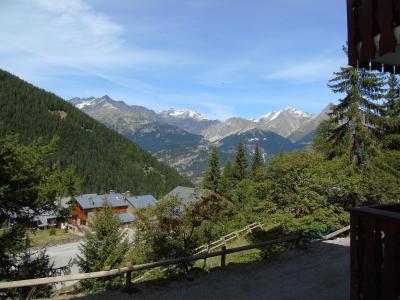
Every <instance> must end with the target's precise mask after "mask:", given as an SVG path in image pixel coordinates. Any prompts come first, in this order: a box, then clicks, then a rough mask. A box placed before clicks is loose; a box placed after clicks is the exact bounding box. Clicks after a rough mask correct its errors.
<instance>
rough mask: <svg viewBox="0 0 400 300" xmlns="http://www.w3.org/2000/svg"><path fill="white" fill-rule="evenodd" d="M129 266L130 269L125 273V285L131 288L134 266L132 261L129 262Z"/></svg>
mask: <svg viewBox="0 0 400 300" xmlns="http://www.w3.org/2000/svg"><path fill="white" fill-rule="evenodd" d="M127 267H128V269H129V271H128V272H126V275H125V285H126V287H127V288H129V287H131V285H132V271H131V270H132V268H133V265H132V263H128V265H127Z"/></svg>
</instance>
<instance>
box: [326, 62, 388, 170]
mask: <svg viewBox="0 0 400 300" xmlns="http://www.w3.org/2000/svg"><path fill="white" fill-rule="evenodd" d="M334 75H335V77H334V78H333V79H332V80H330V81H329V84H328V86H329V87H330V88H331V89H332V91H333V92H334V93H340V94H345V95H346V96H345V97H344V98H343V99H340V103H339V104H338V105H334V106H333V110H332V112H331V114H330V116H331V119H332V121H333V122H334V123H335V124H336V126H335V128H334V129H333V130H332V131H331V133H330V136H329V141H330V142H331V143H332V146H333V147H335V148H336V149H337V150H341V151H338V152H339V153H340V152H341V153H342V154H347V155H348V157H349V159H350V161H351V162H352V163H354V164H355V165H356V166H361V165H363V164H364V163H365V161H366V160H367V159H368V157H370V156H371V155H372V154H373V153H375V152H376V147H375V146H376V145H375V144H376V143H375V137H376V134H377V132H378V128H379V123H380V112H381V111H382V107H381V106H380V105H379V104H378V103H377V101H378V100H380V99H381V98H382V93H383V86H384V82H383V80H382V77H381V75H379V74H376V73H373V72H369V71H367V70H364V69H355V68H353V67H343V68H341V71H340V72H336V73H334Z"/></svg>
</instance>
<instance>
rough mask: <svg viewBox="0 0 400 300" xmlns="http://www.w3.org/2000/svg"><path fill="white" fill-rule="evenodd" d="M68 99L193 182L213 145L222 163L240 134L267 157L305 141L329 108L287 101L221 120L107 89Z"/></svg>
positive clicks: (230, 155) (239, 137)
mask: <svg viewBox="0 0 400 300" xmlns="http://www.w3.org/2000/svg"><path fill="white" fill-rule="evenodd" d="M69 101H70V102H71V103H73V104H74V105H75V106H76V107H77V108H80V109H81V110H82V111H84V112H86V113H87V114H89V115H90V116H92V117H94V118H95V119H97V120H99V121H101V122H103V123H104V124H106V125H107V126H108V127H110V128H112V129H114V130H116V131H118V132H119V133H121V134H124V135H125V136H127V137H128V138H129V139H131V140H133V141H135V142H136V143H138V144H139V145H141V146H142V147H143V148H145V149H146V150H148V151H150V152H151V153H152V154H153V155H155V156H156V157H157V158H158V159H160V160H162V161H164V162H166V163H167V164H169V165H170V166H173V167H175V168H177V169H178V171H179V172H180V173H181V174H182V175H184V176H186V177H187V178H190V179H191V180H193V181H195V182H197V181H199V180H200V179H201V176H202V174H203V172H204V170H205V168H206V166H207V161H208V151H209V149H210V147H212V146H216V147H217V148H218V150H219V153H220V156H221V161H222V163H224V162H226V161H227V160H228V159H232V158H233V156H232V155H233V153H234V152H235V147H236V145H237V143H238V142H239V140H243V141H244V143H245V147H246V149H247V152H248V155H249V156H251V155H252V152H253V150H252V149H253V148H254V147H255V145H256V144H257V143H258V144H259V145H260V147H261V149H262V151H263V153H264V156H265V157H266V158H267V157H268V156H270V155H274V154H277V153H279V152H281V151H283V152H287V151H292V150H295V149H299V148H301V147H305V146H306V145H307V144H309V143H310V141H311V139H312V137H313V132H314V130H315V128H316V127H317V126H318V124H319V122H320V121H321V120H322V119H323V117H322V116H323V115H325V110H324V111H323V112H321V114H318V115H313V114H310V113H307V112H303V111H301V110H299V109H296V108H290V107H286V108H284V109H283V110H280V111H276V112H275V111H274V112H269V113H267V114H264V115H262V116H260V117H258V118H255V119H252V120H247V119H244V118H239V117H233V118H230V119H227V120H226V121H224V122H221V121H218V120H210V119H208V118H206V117H205V116H203V115H202V114H200V113H198V112H196V111H194V110H190V109H172V108H171V109H168V110H164V111H158V112H157V111H153V110H151V109H148V108H146V107H143V106H136V105H127V104H125V103H124V102H122V101H115V100H113V99H111V98H110V97H109V96H107V95H106V96H103V97H100V98H95V97H90V98H73V99H71V100H69Z"/></svg>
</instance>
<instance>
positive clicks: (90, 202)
mask: <svg viewBox="0 0 400 300" xmlns="http://www.w3.org/2000/svg"><path fill="white" fill-rule="evenodd" d="M105 201H107V202H108V204H109V205H110V206H111V207H112V208H113V210H114V213H115V215H116V216H117V217H118V218H119V219H120V220H121V222H122V223H124V224H126V223H130V222H133V221H134V220H135V217H134V216H133V215H132V214H130V213H128V207H129V201H128V197H127V195H126V194H116V193H110V194H106V195H97V194H86V195H81V196H76V197H73V198H72V199H71V204H72V205H73V206H72V207H73V208H72V213H71V218H70V222H71V223H72V224H75V225H86V224H87V223H88V222H90V220H91V219H92V218H93V215H94V213H95V212H96V211H97V210H99V209H100V208H102V207H103V205H104V203H105Z"/></svg>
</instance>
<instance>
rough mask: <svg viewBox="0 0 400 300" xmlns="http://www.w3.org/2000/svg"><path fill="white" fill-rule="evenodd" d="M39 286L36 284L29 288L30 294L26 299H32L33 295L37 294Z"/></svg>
mask: <svg viewBox="0 0 400 300" xmlns="http://www.w3.org/2000/svg"><path fill="white" fill-rule="evenodd" d="M37 287H38V286H37V285H34V286H33V287H32V288H31V289H30V290H29V294H28V296H26V300H31V299H33V295H34V294H35V292H36V289H37Z"/></svg>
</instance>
